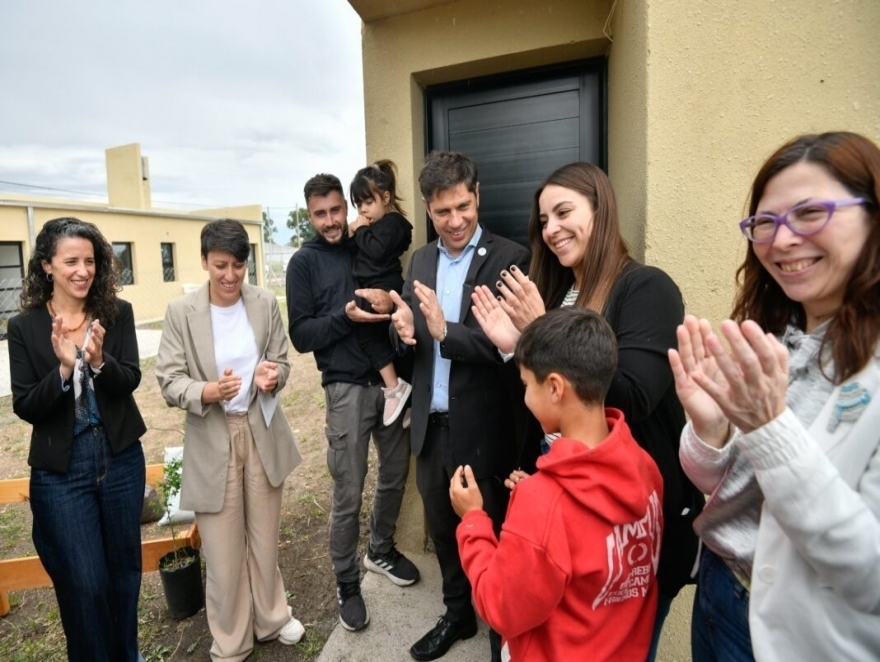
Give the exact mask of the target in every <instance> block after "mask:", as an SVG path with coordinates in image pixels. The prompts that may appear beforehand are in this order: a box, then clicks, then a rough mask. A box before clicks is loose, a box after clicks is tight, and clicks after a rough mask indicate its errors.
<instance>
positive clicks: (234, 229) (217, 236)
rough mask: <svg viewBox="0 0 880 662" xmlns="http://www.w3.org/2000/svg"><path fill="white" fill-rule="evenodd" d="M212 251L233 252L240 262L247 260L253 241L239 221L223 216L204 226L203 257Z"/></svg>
mask: <svg viewBox="0 0 880 662" xmlns="http://www.w3.org/2000/svg"><path fill="white" fill-rule="evenodd" d="M211 251H220V252H223V253H232V255H233V257H235V259H236V260H238V261H239V262H245V261H246V260H247V259H248V256H249V255H250V254H251V242H250V239H249V238H248V233H247V230H245V229H244V225H242V224H241V223H240V222H239V221H236V220H234V219H231V218H221V219H219V220H217V221H211V222H210V223H208V224H207V225H205V227H203V228H202V257H204V258H207V257H208V253H210V252H211Z"/></svg>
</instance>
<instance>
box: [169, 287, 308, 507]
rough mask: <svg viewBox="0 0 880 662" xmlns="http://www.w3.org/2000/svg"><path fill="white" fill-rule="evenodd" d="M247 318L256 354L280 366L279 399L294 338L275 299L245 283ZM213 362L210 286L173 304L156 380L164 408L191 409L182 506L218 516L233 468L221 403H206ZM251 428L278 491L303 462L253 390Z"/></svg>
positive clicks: (278, 416)
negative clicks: (289, 343) (229, 466)
mask: <svg viewBox="0 0 880 662" xmlns="http://www.w3.org/2000/svg"><path fill="white" fill-rule="evenodd" d="M241 296H242V299H243V300H244V306H245V310H247V315H248V319H249V320H250V323H251V326H252V327H253V330H254V337H255V338H256V341H257V348H256V349H257V352H258V355H259V356H260V357H261V358H262V357H264V358H265V360H267V361H273V362H275V363H277V364H278V386H277V387H276V390H275V394H277V393H278V392H279V391H280V390H281V389H282V388H283V387H284V384H285V383H287V378H288V376H289V374H290V364H289V363H288V361H287V334H286V333H285V331H284V324H283V323H282V321H281V313H280V311H279V309H278V302H277V301H276V299H275V295H274V294H272V293H271V292H269V291H268V290H263V289H260V288H258V287H253V286H250V285H246V284H245V285H242V288H241ZM218 376H219V375H218V370H217V365H216V362H215V360H214V329H213V328H212V326H211V310H210V302H209V298H208V284H207V283H205V285H204V286H202V287H201V288H199V289H198V290H197V291H195V292H193V293H191V294H186V295H184V296H182V297H180V298H179V299H175V300H174V301H172V302H171V303H170V304H168V310H167V311H166V312H165V325H164V328H163V330H162V340H161V343H160V345H159V356H158V358H157V360H156V377H157V379H158V380H159V386H160V387H161V389H162V395H163V397H164V398H165V402H167V403H168V405H169V406H172V407H180V408H181V409H184V410H186V430H185V433H184V440H183V441H184V443H183V466H184V470H183V485H182V488H181V494H180V506H181V508H184V509H186V510H194V511H196V512H203V513H216V512H219V511H220V509H221V508H222V507H223V500H224V497H225V489H226V466H227V463H228V461H229V449H230V440H229V430H228V427H227V425H226V414H225V412H224V410H223V406H222V405H221V404H220V403H218V402H215V403H211V404H202V399H201V398H202V390H203V389H204V388H205V385H206V384H207V383H208V382H214V381H217V378H218ZM248 422H249V423H250V427H251V432H252V433H253V435H254V441H255V442H256V446H257V451H258V452H259V454H260V459H261V460H262V463H263V469H264V471H265V472H266V476H267V477H268V479H269V482H270V483H271V484H272V485H273V486H274V487H278V486H280V485H281V484H282V483H283V482H284V479H285V478H287V476H288V475H289V474H290V472H291V471H293V469H294V467H296V465H298V464H299V463H300V462H301V460H302V458H301V457H300V454H299V451H297V448H296V443H295V442H294V439H293V431H292V430H291V429H290V426H289V425H288V423H287V419H286V418H285V416H284V412H283V411H282V410H281V407H280V406H278V407H276V409H275V413H274V415H273V417H272V419H271V421H270V424H269V425H268V426H267V425H266V423H265V422H264V419H263V413H262V410H261V407H260V403H259V399H258V398H257V389H256V387H255V386H253V385H252V386H251V392H250V405H249V407H248Z"/></svg>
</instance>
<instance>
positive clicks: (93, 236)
mask: <svg viewBox="0 0 880 662" xmlns="http://www.w3.org/2000/svg"><path fill="white" fill-rule="evenodd" d="M118 289H119V268H118V266H117V263H116V262H115V258H114V256H113V249H112V247H111V246H110V244H109V243H108V242H107V240H106V239H105V238H104V237H103V236H102V235H101V233H100V231H99V230H98V228H96V227H95V226H94V225H92V224H91V223H85V222H82V221H79V220H77V219H75V218H59V219H55V220H52V221H49V222H48V223H46V224H45V225H44V226H43V229H42V230H41V231H40V233H39V235H37V240H36V244H35V246H34V251H33V254H32V255H31V257H30V260H29V261H28V267H27V275H26V277H25V280H24V283H23V285H22V294H21V314H20V315H18V316H16V317H14V318H12V319H11V320H10V321H9V329H8V332H9V358H10V372H11V377H12V407H13V410H14V411H15V413H16V414H17V415H18V416H19V417H20V418H21V419H23V420H25V421H27V422H28V423H31V424H32V425H33V431H32V433H31V446H30V453H29V456H28V464H30V466H31V482H30V504H31V511H32V512H33V539H34V546H35V547H36V550H37V554H38V555H39V557H40V560H41V561H42V563H43V566H44V567H45V568H46V571H47V572H48V574H49V577H50V578H51V579H52V583H53V586H54V588H55V595H56V597H57V599H58V606H59V610H60V613H61V623H62V625H63V626H64V633H65V635H66V636H67V654H68V658H69V659H70V660H75V661H78V660H83V661H89V662H95V661H105V660H106V661H111V660H112V661H114V662H115V661H116V660H126V661H131V662H135V661H136V660H138V659H139V653H138V646H137V602H138V595H139V593H140V582H141V541H140V512H141V506H142V504H143V497H144V480H145V468H144V453H143V449H142V448H141V443H140V437H141V435H142V434H143V433H144V432H145V431H146V426H145V425H144V422H143V419H142V418H141V415H140V412H139V411H138V408H137V405H136V404H135V401H134V397H133V395H132V394H133V392H134V390H135V389H136V388H137V386H138V384H139V383H140V380H141V372H140V364H139V358H138V348H137V337H136V335H135V329H134V316H133V314H132V309H131V305H130V304H129V303H127V302H125V301H122V300H121V299H118V298H117V296H116V292H117V290H118Z"/></svg>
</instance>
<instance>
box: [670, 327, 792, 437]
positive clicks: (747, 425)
mask: <svg viewBox="0 0 880 662" xmlns="http://www.w3.org/2000/svg"><path fill="white" fill-rule="evenodd" d="M721 333H722V335H723V336H724V338H725V339H726V341H727V344H728V346H729V349H728V348H726V347H725V346H724V344H722V342H721V339H720V338H719V337H718V336H717V335H716V334H715V333H714V332H713V330H712V326H711V324H710V323H709V322H708V320H705V319H699V320H698V319H697V318H696V317H694V316H693V315H687V316H686V317H685V319H684V323H683V324H681V325H679V327H678V329H677V330H676V336H677V339H678V350H677V351H676V350H674V349H670V350H669V362H670V364H671V366H672V373H673V376H674V377H675V389H676V392H677V394H678V397H679V400H681V403H682V405H683V406H684V408H685V410H686V411H687V413H688V415H689V416H690V418H691V422H692V424H693V426H694V432H696V434H697V436H698V437H700V438H701V439H702V440H703V441H705V442H706V443H708V444H711V445H713V446H716V447H721V446H723V445H724V443H726V441H727V439H728V437H729V436H730V429H729V424H733V425H734V426H736V427H737V428H739V429H740V430H741V431H742V432H744V433H748V432H751V431H753V430H756V429H757V428H759V427H761V426H763V425H765V424H767V423H769V422H770V421H772V420H773V419H774V418H776V417H777V416H779V415H780V414H781V413H782V412H783V411H784V410H785V407H786V401H785V396H786V391H787V389H788V353H787V352H786V350H785V347H784V346H783V345H782V344H781V343H780V342H779V341H778V340H777V339H776V338H775V337H774V336H773V335H772V334H769V333H764V331H762V330H761V327H759V326H758V325H757V324H756V323H755V322H752V321H748V320H747V321H745V322H743V323H742V324H737V323H736V322H734V321H732V320H725V321H724V322H722V323H721Z"/></svg>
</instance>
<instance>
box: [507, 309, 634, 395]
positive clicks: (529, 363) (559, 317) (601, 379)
mask: <svg viewBox="0 0 880 662" xmlns="http://www.w3.org/2000/svg"><path fill="white" fill-rule="evenodd" d="M513 356H514V359H515V360H516V362H517V363H518V364H519V365H520V366H521V367H523V368H526V369H527V370H531V371H532V372H533V373H534V374H535V379H537V380H538V383H543V381H544V380H545V379H547V376H548V375H549V374H550V373H551V372H556V373H559V374H560V375H562V376H563V377H565V378H566V379H567V380H568V381H569V382H571V384H572V386H574V390H575V393H577V396H578V398H580V400H581V401H582V402H583V403H584V404H586V405H600V406H601V405H603V404H604V402H605V395H606V394H607V393H608V388H609V387H610V386H611V379H612V377H613V376H614V371H615V370H616V369H617V338H615V336H614V331H612V330H611V326H609V324H608V322H606V321H605V318H604V317H602V316H601V315H600V314H599V313H596V312H593V311H592V310H585V309H583V308H578V307H577V306H566V307H563V308H555V309H553V310H550V311H547V313H546V314H544V315H542V316H541V317H539V318H538V319H536V320H535V321H533V322H532V323H531V324H529V325H528V326H527V327H526V328H525V331H523V333H522V335H521V336H520V338H519V341H518V342H517V343H516V349H515V350H514V355H513Z"/></svg>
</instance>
